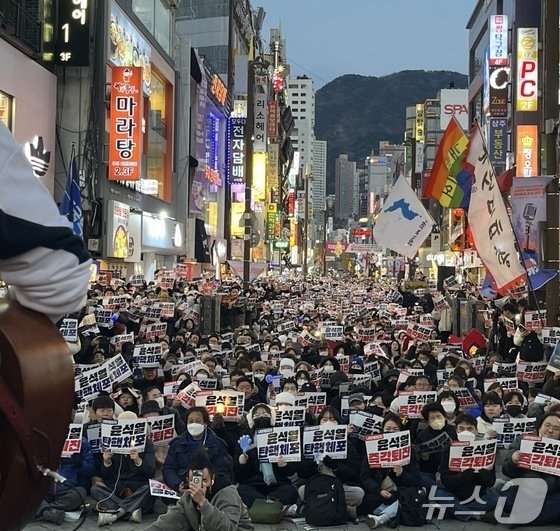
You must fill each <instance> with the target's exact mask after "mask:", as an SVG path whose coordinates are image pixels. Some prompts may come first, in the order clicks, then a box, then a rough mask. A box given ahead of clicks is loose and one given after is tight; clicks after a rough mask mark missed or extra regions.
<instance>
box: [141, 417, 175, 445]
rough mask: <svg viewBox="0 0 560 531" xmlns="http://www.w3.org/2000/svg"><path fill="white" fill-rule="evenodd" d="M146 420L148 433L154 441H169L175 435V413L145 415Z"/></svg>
mask: <svg viewBox="0 0 560 531" xmlns="http://www.w3.org/2000/svg"><path fill="white" fill-rule="evenodd" d="M146 421H147V422H148V427H149V431H148V435H149V437H150V439H151V440H152V441H153V442H154V443H159V442H165V441H170V440H171V439H173V437H175V435H176V433H175V415H174V414H171V415H158V416H157V417H146Z"/></svg>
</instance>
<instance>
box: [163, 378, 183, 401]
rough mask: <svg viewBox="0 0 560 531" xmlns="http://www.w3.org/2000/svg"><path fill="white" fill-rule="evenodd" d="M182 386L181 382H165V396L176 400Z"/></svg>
mask: <svg viewBox="0 0 560 531" xmlns="http://www.w3.org/2000/svg"><path fill="white" fill-rule="evenodd" d="M180 385H181V382H177V381H175V380H173V381H171V382H164V384H163V396H164V397H166V398H175V396H176V395H177V389H178V388H179V386H180Z"/></svg>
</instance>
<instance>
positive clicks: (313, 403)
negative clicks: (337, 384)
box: [296, 392, 327, 415]
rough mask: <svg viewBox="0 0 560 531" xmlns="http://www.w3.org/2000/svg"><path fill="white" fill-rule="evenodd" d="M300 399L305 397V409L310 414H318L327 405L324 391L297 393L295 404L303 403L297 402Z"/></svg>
mask: <svg viewBox="0 0 560 531" xmlns="http://www.w3.org/2000/svg"><path fill="white" fill-rule="evenodd" d="M301 399H305V400H306V401H307V406H306V407H307V410H306V411H307V413H311V414H312V415H318V414H319V413H321V411H323V409H324V408H325V406H326V405H327V394H326V393H311V392H309V393H298V396H297V399H296V405H303V404H301V403H300V402H299V401H300V400H301Z"/></svg>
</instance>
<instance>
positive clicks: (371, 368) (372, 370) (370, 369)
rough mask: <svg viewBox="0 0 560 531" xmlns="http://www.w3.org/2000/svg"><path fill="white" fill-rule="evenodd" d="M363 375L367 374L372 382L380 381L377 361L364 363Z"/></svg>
mask: <svg viewBox="0 0 560 531" xmlns="http://www.w3.org/2000/svg"><path fill="white" fill-rule="evenodd" d="M364 374H367V375H368V376H369V377H370V378H371V380H372V381H373V382H380V381H381V367H380V366H379V363H378V362H377V361H370V362H369V363H364Z"/></svg>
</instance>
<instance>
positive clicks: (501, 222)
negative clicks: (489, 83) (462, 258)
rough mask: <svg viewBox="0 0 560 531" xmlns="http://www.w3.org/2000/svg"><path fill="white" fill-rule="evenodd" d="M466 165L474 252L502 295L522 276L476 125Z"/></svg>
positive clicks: (522, 271)
mask: <svg viewBox="0 0 560 531" xmlns="http://www.w3.org/2000/svg"><path fill="white" fill-rule="evenodd" d="M467 164H468V165H470V166H472V168H473V173H474V181H473V186H472V192H471V202H470V205H469V212H468V219H469V226H470V230H471V234H472V237H473V240H474V244H475V247H476V251H477V253H478V256H479V257H480V259H481V260H482V262H483V263H484V266H485V267H486V269H487V270H488V271H489V272H490V274H491V275H492V277H493V278H494V281H495V282H496V287H497V289H498V291H505V290H508V289H510V288H513V287H515V286H517V285H519V284H520V283H521V282H523V281H524V280H526V273H525V270H524V268H523V266H522V265H521V262H520V261H519V256H518V254H517V250H516V249H515V235H514V233H513V229H512V227H511V222H510V220H509V216H508V213H507V210H506V207H505V204H504V200H503V199H502V195H501V193H500V188H499V187H498V183H497V181H496V176H495V175H494V169H493V168H492V164H491V163H490V159H489V157H488V151H487V149H486V146H485V145H484V139H483V138H482V132H481V130H480V127H479V126H478V124H476V125H475V126H474V128H473V131H472V133H471V136H470V140H469V152H468V154H467Z"/></svg>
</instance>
